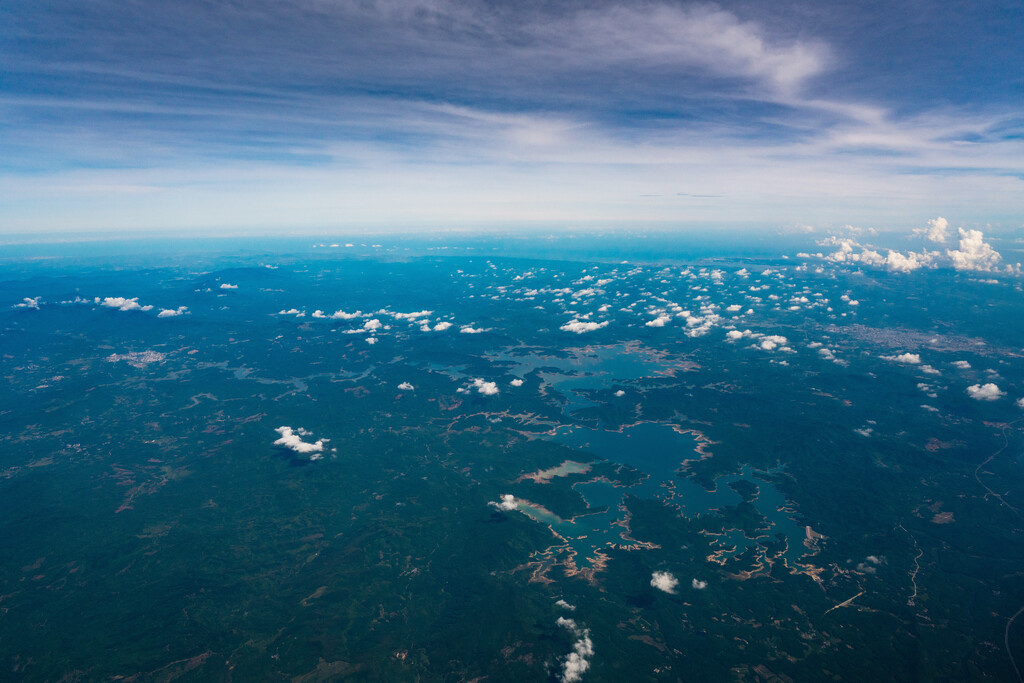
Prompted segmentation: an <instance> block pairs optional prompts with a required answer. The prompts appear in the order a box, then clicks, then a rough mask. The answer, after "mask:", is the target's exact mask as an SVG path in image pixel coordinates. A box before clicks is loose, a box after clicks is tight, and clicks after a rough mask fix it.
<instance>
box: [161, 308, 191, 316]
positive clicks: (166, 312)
mask: <svg viewBox="0 0 1024 683" xmlns="http://www.w3.org/2000/svg"><path fill="white" fill-rule="evenodd" d="M186 313H188V306H178V307H177V308H163V309H161V310H160V312H159V313H158V314H157V316H156V317H158V318H173V317H175V316H179V315H185V314H186Z"/></svg>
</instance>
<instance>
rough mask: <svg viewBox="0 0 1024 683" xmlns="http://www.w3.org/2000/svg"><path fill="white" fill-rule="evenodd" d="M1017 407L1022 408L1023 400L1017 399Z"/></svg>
mask: <svg viewBox="0 0 1024 683" xmlns="http://www.w3.org/2000/svg"><path fill="white" fill-rule="evenodd" d="M1017 407H1018V408H1024V398H1018V399H1017Z"/></svg>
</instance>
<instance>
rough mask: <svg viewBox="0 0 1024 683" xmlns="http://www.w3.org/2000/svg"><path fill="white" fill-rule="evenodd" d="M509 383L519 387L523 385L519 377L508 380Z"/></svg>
mask: <svg viewBox="0 0 1024 683" xmlns="http://www.w3.org/2000/svg"><path fill="white" fill-rule="evenodd" d="M509 384H511V385H512V386H514V387H521V386H523V380H521V379H519V378H518V377H517V378H516V379H514V380H512V381H511V382H509Z"/></svg>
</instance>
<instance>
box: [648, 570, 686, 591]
mask: <svg viewBox="0 0 1024 683" xmlns="http://www.w3.org/2000/svg"><path fill="white" fill-rule="evenodd" d="M678 585H679V579H677V578H676V577H675V576H673V574H672V572H654V573H653V574H651V586H653V587H654V588H657V589H658V590H660V591H665V592H666V593H675V592H676V586H678Z"/></svg>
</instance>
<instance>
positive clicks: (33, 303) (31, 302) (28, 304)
mask: <svg viewBox="0 0 1024 683" xmlns="http://www.w3.org/2000/svg"><path fill="white" fill-rule="evenodd" d="M40 299H42V297H39V296H37V297H35V298H32V297H28V296H26V297H25V298H24V299H22V301H21V303H20V304H14V308H34V309H36V310H39V300H40Z"/></svg>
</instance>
